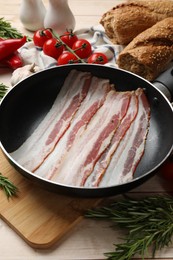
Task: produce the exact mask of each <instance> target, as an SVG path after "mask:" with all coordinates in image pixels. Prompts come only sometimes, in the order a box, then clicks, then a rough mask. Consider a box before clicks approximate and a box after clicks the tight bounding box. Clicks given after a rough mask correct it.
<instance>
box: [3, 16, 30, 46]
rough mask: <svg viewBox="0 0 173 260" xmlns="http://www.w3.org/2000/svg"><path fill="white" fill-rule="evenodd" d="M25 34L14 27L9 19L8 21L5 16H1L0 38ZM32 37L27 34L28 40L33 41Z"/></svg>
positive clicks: (19, 36) (17, 36)
mask: <svg viewBox="0 0 173 260" xmlns="http://www.w3.org/2000/svg"><path fill="white" fill-rule="evenodd" d="M22 37H23V34H22V33H21V32H19V31H18V30H17V29H16V28H14V27H12V25H11V23H10V22H9V21H6V20H5V19H4V17H1V18H0V38H3V39H8V38H22ZM31 40H32V39H31V37H29V36H27V41H31Z"/></svg>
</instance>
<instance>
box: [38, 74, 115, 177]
mask: <svg viewBox="0 0 173 260" xmlns="http://www.w3.org/2000/svg"><path fill="white" fill-rule="evenodd" d="M111 88H112V86H111V85H110V84H109V80H105V79H101V78H97V77H92V81H91V86H90V89H89V91H88V94H87V96H86V98H85V99H84V101H83V102H82V104H81V106H80V108H79V110H78V111H77V113H76V114H75V116H74V119H73V121H72V123H71V125H70V127H69V128H68V130H67V131H66V133H65V134H64V135H63V136H62V138H61V139H60V141H59V143H58V145H56V147H55V149H54V151H53V152H52V153H50V155H49V156H48V157H47V158H46V159H45V161H44V162H43V164H42V165H41V166H40V167H39V168H38V169H37V170H36V171H35V174H37V175H39V176H41V177H44V178H47V179H50V178H52V176H53V175H54V178H55V176H56V174H57V173H58V168H59V166H60V163H61V162H62V160H63V158H64V156H65V154H66V153H67V152H68V151H69V149H70V148H71V146H72V144H73V143H74V141H75V140H76V139H77V137H78V135H79V136H80V135H81V134H82V132H83V131H84V129H85V128H86V126H87V124H88V123H89V121H90V120H91V118H92V117H93V116H94V114H95V113H96V112H97V110H98V109H99V108H100V107H101V106H102V105H103V102H104V101H105V98H106V95H107V93H108V92H109V91H110V90H111Z"/></svg>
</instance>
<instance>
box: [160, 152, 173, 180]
mask: <svg viewBox="0 0 173 260" xmlns="http://www.w3.org/2000/svg"><path fill="white" fill-rule="evenodd" d="M160 174H161V176H162V177H163V178H164V179H166V180H168V181H173V158H172V157H171V158H169V159H167V160H166V162H165V163H164V164H163V165H162V166H161V167H160Z"/></svg>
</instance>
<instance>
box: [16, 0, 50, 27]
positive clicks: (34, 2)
mask: <svg viewBox="0 0 173 260" xmlns="http://www.w3.org/2000/svg"><path fill="white" fill-rule="evenodd" d="M45 14H46V9H45V6H44V4H43V2H42V0H22V1H21V7H20V14H19V16H20V21H21V22H22V24H23V26H24V27H25V28H26V29H27V30H30V31H36V30H38V29H41V28H43V27H44V17H45Z"/></svg>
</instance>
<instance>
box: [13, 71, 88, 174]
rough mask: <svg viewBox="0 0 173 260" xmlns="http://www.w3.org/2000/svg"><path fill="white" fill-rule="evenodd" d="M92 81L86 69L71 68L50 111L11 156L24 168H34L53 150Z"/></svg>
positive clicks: (32, 169) (31, 169)
mask: <svg viewBox="0 0 173 260" xmlns="http://www.w3.org/2000/svg"><path fill="white" fill-rule="evenodd" d="M90 81H91V74H90V73H88V72H78V71H72V72H71V73H70V74H69V76H68V77H67V78H66V80H65V83H64V85H63V87H62V89H61V91H60V93H59V94H58V96H57V99H56V100H55V102H54V105H53V106H52V108H51V110H50V111H49V113H48V114H47V116H46V117H45V118H44V120H43V122H42V123H41V124H40V125H39V126H38V128H37V129H36V130H35V131H34V133H33V134H32V135H31V137H29V138H28V139H27V140H26V142H25V143H24V144H23V145H22V146H21V147H19V149H18V150H16V151H15V152H13V153H12V154H11V155H12V157H13V158H14V159H15V160H16V161H17V162H18V163H20V164H21V165H22V166H23V167H25V168H26V169H28V170H30V171H34V170H35V169H36V168H37V167H39V165H40V164H41V163H42V162H43V161H44V159H45V158H46V157H47V156H48V154H49V153H50V152H51V151H52V150H53V149H54V147H55V145H56V143H57V142H58V141H59V139H60V138H61V136H62V135H63V134H64V132H65V131H66V130H67V128H68V127H69V126H70V123H71V120H72V118H73V116H74V114H75V113H76V112H77V110H78V108H79V106H80V104H81V102H82V101H83V99H84V98H85V97H86V95H87V92H88V90H89V86H90Z"/></svg>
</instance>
